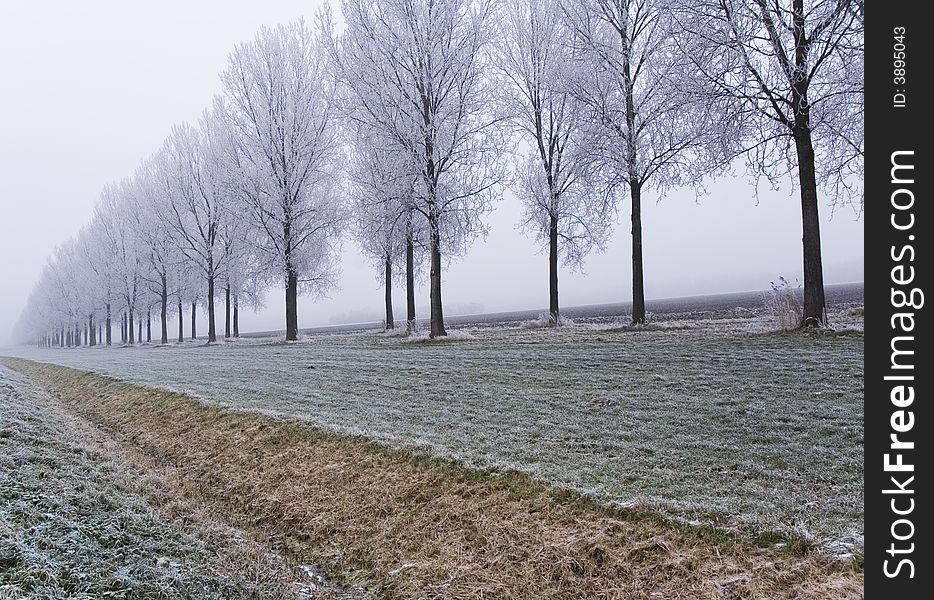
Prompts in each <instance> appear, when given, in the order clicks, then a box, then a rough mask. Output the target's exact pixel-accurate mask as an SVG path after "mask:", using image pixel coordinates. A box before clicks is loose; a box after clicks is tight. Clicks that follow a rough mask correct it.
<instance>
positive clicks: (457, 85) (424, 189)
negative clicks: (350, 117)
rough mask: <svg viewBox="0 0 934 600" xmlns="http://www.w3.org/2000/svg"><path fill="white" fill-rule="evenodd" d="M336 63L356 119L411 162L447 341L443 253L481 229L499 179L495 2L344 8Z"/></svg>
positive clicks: (355, 3)
mask: <svg viewBox="0 0 934 600" xmlns="http://www.w3.org/2000/svg"><path fill="white" fill-rule="evenodd" d="M342 7H343V14H344V18H345V19H346V21H347V29H346V32H345V34H344V35H343V38H342V39H341V40H340V43H339V44H337V45H336V46H335V52H334V55H335V56H336V57H338V59H339V60H340V69H339V72H340V73H341V76H342V80H343V81H344V83H345V85H346V86H347V89H348V90H349V101H350V102H351V103H352V107H353V109H354V118H355V119H356V120H357V121H358V122H360V123H364V124H366V125H368V126H369V127H370V128H372V129H373V130H375V131H378V132H380V135H381V136H382V137H383V138H385V139H387V140H389V141H390V142H391V143H392V144H394V145H396V146H398V147H399V149H400V151H401V152H405V153H407V154H409V155H410V156H411V159H412V161H413V162H414V164H415V165H416V166H417V172H418V175H419V176H418V179H417V181H416V186H415V189H414V195H413V201H414V202H413V209H414V211H415V212H416V213H418V214H420V215H422V216H423V217H424V218H425V220H426V225H427V229H428V245H429V258H430V303H431V330H430V335H431V336H432V337H436V336H443V335H446V334H447V333H446V331H445V328H444V314H443V307H442V300H441V268H442V265H441V257H442V252H446V253H448V254H451V255H457V254H459V253H461V252H463V250H464V248H465V247H466V246H467V244H468V243H469V242H470V241H471V239H472V238H473V237H474V236H475V235H476V234H478V233H481V232H483V231H484V229H483V225H482V217H483V215H485V214H486V213H487V212H488V211H489V209H490V207H491V204H492V201H493V200H494V199H495V198H496V192H497V188H498V184H499V183H500V182H501V180H502V172H501V164H500V160H499V156H500V152H501V149H502V140H501V139H500V138H499V134H500V132H499V129H498V128H497V127H495V125H496V123H495V119H494V117H493V116H492V114H491V111H490V104H491V81H490V78H489V77H487V73H488V70H489V66H490V65H489V64H487V61H486V54H485V53H484V51H483V50H484V48H485V46H486V45H487V43H488V36H489V33H490V32H489V25H490V23H489V21H490V19H491V13H492V2H489V1H472V0H386V1H379V2H377V1H376V0H344V1H343V2H342Z"/></svg>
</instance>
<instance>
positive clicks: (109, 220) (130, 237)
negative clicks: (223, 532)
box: [94, 179, 141, 344]
mask: <svg viewBox="0 0 934 600" xmlns="http://www.w3.org/2000/svg"><path fill="white" fill-rule="evenodd" d="M131 194H132V189H131V184H130V182H129V180H126V179H124V180H123V181H121V182H119V183H111V184H108V185H106V186H105V187H104V189H103V191H102V192H101V199H100V202H99V203H98V204H97V206H96V207H95V209H94V216H95V220H96V221H97V222H98V223H99V225H100V231H99V234H100V236H101V241H102V243H103V244H104V250H103V251H104V252H105V253H106V257H107V259H106V260H107V263H108V264H109V265H111V269H112V273H113V280H114V289H115V293H116V294H117V295H118V296H119V298H120V300H121V303H122V308H123V309H124V310H125V313H124V315H125V319H126V323H127V327H126V331H125V334H124V336H123V338H124V341H125V342H127V343H130V344H133V343H134V339H135V338H134V332H133V324H134V314H135V313H136V309H137V296H138V295H139V292H140V286H141V282H140V264H141V257H140V252H139V250H140V245H139V240H138V238H137V237H136V235H135V233H134V230H133V226H132V223H133V219H132V217H131V215H130V214H129V213H128V211H129V210H131V209H130V205H129V201H128V198H129V197H130V196H131Z"/></svg>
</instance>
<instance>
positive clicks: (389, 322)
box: [384, 254, 396, 329]
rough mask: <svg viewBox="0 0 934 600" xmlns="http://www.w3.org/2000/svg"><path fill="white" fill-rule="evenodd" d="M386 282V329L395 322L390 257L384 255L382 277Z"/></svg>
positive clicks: (393, 326) (390, 327)
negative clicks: (384, 272) (384, 263)
mask: <svg viewBox="0 0 934 600" xmlns="http://www.w3.org/2000/svg"><path fill="white" fill-rule="evenodd" d="M384 279H385V282H384V283H385V284H386V329H394V328H395V326H396V325H395V323H394V322H393V319H392V257H391V256H389V255H388V254H387V255H386V275H385V277H384Z"/></svg>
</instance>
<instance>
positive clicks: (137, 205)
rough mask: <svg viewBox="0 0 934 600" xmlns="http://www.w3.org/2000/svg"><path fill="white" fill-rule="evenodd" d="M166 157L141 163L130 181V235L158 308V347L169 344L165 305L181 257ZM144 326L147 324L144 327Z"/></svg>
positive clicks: (172, 189)
mask: <svg viewBox="0 0 934 600" xmlns="http://www.w3.org/2000/svg"><path fill="white" fill-rule="evenodd" d="M166 159H167V155H166V153H164V152H162V153H158V154H156V155H154V156H152V157H150V158H149V159H147V160H146V161H144V162H143V163H142V164H141V165H140V167H139V168H138V169H137V171H136V174H135V176H134V179H133V192H134V193H133V195H132V196H131V204H132V206H133V209H132V211H131V213H132V215H133V217H134V220H133V226H134V232H135V235H136V237H137V238H138V239H139V241H140V242H141V253H142V255H143V257H144V264H145V266H144V268H143V269H142V270H141V278H142V280H143V282H144V284H145V286H146V288H147V290H148V292H149V293H150V294H151V295H152V296H154V297H155V299H156V303H157V305H158V307H159V322H160V325H161V333H162V335H161V338H160V343H161V344H167V343H168V342H169V329H168V321H169V301H170V297H171V296H172V295H173V294H172V291H173V289H174V287H175V281H174V277H173V276H174V274H175V268H176V266H177V265H178V263H179V262H180V261H181V260H183V258H184V254H183V253H182V252H181V251H180V250H179V244H180V239H179V237H178V234H177V229H176V227H175V226H174V219H173V216H174V211H173V210H172V203H171V201H170V199H169V198H170V195H171V194H172V193H173V192H174V186H172V185H171V184H170V182H168V181H166V179H165V177H164V174H165V170H166V168H167V166H166V164H165V161H166ZM147 326H148V323H147Z"/></svg>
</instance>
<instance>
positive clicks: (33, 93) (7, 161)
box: [0, 0, 863, 344]
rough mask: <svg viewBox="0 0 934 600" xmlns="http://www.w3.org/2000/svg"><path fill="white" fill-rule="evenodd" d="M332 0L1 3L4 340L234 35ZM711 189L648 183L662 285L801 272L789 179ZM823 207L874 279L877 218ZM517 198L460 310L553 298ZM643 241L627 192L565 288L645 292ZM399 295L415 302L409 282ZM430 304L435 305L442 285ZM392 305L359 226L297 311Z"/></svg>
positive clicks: (496, 218) (452, 282)
mask: <svg viewBox="0 0 934 600" xmlns="http://www.w3.org/2000/svg"><path fill="white" fill-rule="evenodd" d="M318 5H319V3H318V2H313V1H309V0H303V1H299V0H265V1H264V2H256V1H255V0H224V1H221V0H210V1H208V0H200V1H198V2H191V1H190V0H189V1H181V0H163V1H161V2H158V3H154V2H152V3H151V2H147V3H138V2H126V1H115V0H95V1H93V2H73V1H65V0H59V1H47V2H32V1H28V0H3V1H2V2H0V185H2V187H0V344H3V343H5V342H6V341H7V338H8V335H9V333H10V330H11V329H12V327H13V324H14V323H15V321H16V319H17V318H18V317H19V314H20V312H21V311H22V309H23V307H24V305H25V302H26V297H27V295H28V294H29V291H30V290H31V288H32V286H33V284H34V283H35V282H36V280H37V279H38V277H39V274H40V272H41V269H42V266H43V264H44V263H45V260H46V258H47V257H48V256H49V254H50V253H51V252H52V250H53V248H54V247H55V245H56V244H57V243H60V242H62V241H64V240H65V239H67V238H68V237H70V236H73V235H75V234H76V233H77V231H78V230H79V229H80V227H81V226H82V225H83V224H84V223H86V222H87V221H88V220H89V219H90V216H91V213H92V210H93V206H94V204H95V202H96V201H97V200H98V197H99V194H100V190H101V188H102V187H103V186H104V184H106V183H107V182H110V181H113V180H116V179H119V178H121V177H124V176H127V175H129V174H131V173H132V171H133V169H134V168H135V167H136V165H137V164H138V163H139V161H140V160H142V159H143V158H144V157H146V156H148V155H149V154H151V153H152V152H153V151H154V150H156V149H157V148H158V147H159V146H160V145H161V144H162V141H163V140H164V138H165V137H166V135H168V133H169V131H170V129H171V127H172V125H173V124H175V123H178V122H181V121H185V120H188V121H195V120H196V119H197V117H198V115H199V113H200V112H201V111H202V110H203V109H204V108H205V107H206V106H208V104H209V102H210V100H211V97H212V95H213V94H214V93H216V92H218V91H219V90H220V80H219V73H220V71H221V70H222V69H223V67H224V65H225V62H226V56H227V53H228V52H229V51H230V50H231V48H232V47H233V46H234V44H236V43H238V42H241V41H245V40H248V39H250V38H252V37H253V35H254V33H255V32H256V30H257V29H258V28H259V27H260V26H261V25H274V24H276V23H280V22H286V21H289V20H292V19H296V18H299V17H304V18H305V19H306V20H309V21H310V20H311V19H312V18H313V15H314V11H315V10H316V8H317V6H318ZM335 11H337V9H336V8H335ZM709 191H710V194H709V195H708V196H706V197H702V198H701V200H700V202H699V203H696V202H695V198H694V194H693V192H691V191H688V190H680V191H678V190H676V191H674V192H672V193H670V194H669V195H668V196H667V197H666V198H665V199H663V200H662V201H661V202H660V203H658V204H656V203H655V199H654V198H653V197H652V196H651V194H649V195H648V196H647V197H646V198H644V203H645V206H644V207H643V235H644V254H645V275H646V281H645V284H646V295H647V297H648V298H663V297H671V296H680V295H694V294H703V293H716V292H727V291H742V290H758V289H766V288H768V286H769V282H770V281H772V280H775V279H776V278H777V277H778V276H779V275H784V276H785V277H787V278H789V279H791V280H792V281H794V280H795V279H796V278H797V279H799V280H800V278H801V216H800V204H799V201H798V197H797V194H796V193H795V192H794V191H793V190H791V188H790V186H785V187H784V189H782V190H779V191H777V192H772V191H769V190H767V189H762V190H760V194H759V198H758V203H757V200H756V198H755V197H754V190H753V188H752V186H751V185H750V184H749V183H748V182H747V181H746V180H745V179H744V178H737V179H722V180H719V181H718V182H716V183H715V184H714V185H712V186H710V188H709ZM821 210H822V224H821V227H822V231H821V233H822V238H823V258H824V277H825V281H826V282H827V283H834V282H848V281H861V280H862V278H863V277H862V265H863V222H862V220H861V219H857V216H856V214H855V213H854V211H853V210H852V209H850V208H846V207H844V208H841V209H838V210H837V211H836V213H835V214H834V215H833V216H832V218H831V210H830V208H829V199H828V198H826V197H823V198H822V205H821ZM519 214H520V207H519V204H518V201H517V200H516V199H515V198H514V197H513V196H512V195H511V194H510V193H508V192H507V194H506V195H505V197H504V199H503V202H502V203H501V204H500V205H499V206H498V207H497V208H496V210H495V212H494V213H493V214H492V215H491V216H490V218H489V220H488V224H489V228H490V234H489V236H488V237H487V238H486V240H478V241H477V242H476V243H475V244H474V245H473V246H472V247H471V248H470V251H469V252H468V254H467V255H466V256H465V257H464V258H462V259H460V260H459V261H457V262H456V263H453V264H450V263H449V264H447V265H446V266H445V267H446V271H445V273H444V288H443V289H444V301H445V309H446V310H445V312H446V314H455V313H456V312H458V311H457V308H458V306H461V307H464V308H466V307H467V306H468V305H474V308H475V307H476V305H482V309H483V310H484V311H500V310H511V309H525V308H529V309H534V308H541V307H545V306H547V304H548V296H547V294H548V282H547V262H546V257H545V255H544V254H541V253H539V252H538V251H537V247H536V245H535V243H534V242H533V240H531V239H530V238H528V237H526V236H525V235H523V234H522V233H521V232H520V231H518V230H516V224H517V223H518V221H519ZM629 248H630V236H629V222H628V205H624V206H623V207H622V208H621V211H620V219H619V223H618V224H617V226H616V227H615V229H614V233H613V237H612V240H611V242H610V243H609V244H608V247H607V251H606V252H605V253H604V254H601V255H594V256H592V257H590V258H589V260H588V261H587V263H586V266H585V271H584V273H571V272H568V271H567V270H566V269H565V270H562V272H561V276H560V286H561V303H562V304H563V305H565V306H572V305H578V304H594V303H604V302H618V301H628V300H630V299H631V283H630V282H631V271H630V250H629ZM395 301H396V303H397V304H396V307H397V311H401V310H403V309H404V293H403V291H402V290H401V289H400V290H398V291H397V292H396V300H395ZM416 304H418V305H419V310H420V312H421V309H423V308H427V304H428V291H427V287H423V289H421V290H420V292H419V294H418V296H417V297H416ZM648 308H649V311H651V305H649V307H648ZM381 310H382V294H381V292H380V290H379V289H378V287H377V284H376V281H375V279H374V275H373V272H372V270H371V269H370V268H369V266H368V265H367V264H366V263H365V261H364V260H363V258H362V257H361V256H360V254H359V252H358V250H357V248H356V246H355V245H354V244H353V242H352V241H348V242H346V243H345V247H344V261H343V275H342V277H341V288H340V289H339V290H335V291H334V292H332V293H331V294H330V297H329V298H326V299H320V300H316V301H315V300H311V299H307V298H306V299H303V300H300V302H299V324H300V326H302V327H309V326H313V325H318V324H327V323H329V322H331V321H345V320H347V319H348V318H349V319H352V320H358V319H365V318H369V319H379V318H380V311H381ZM284 313H285V309H284V300H283V293H282V292H281V291H280V290H271V292H270V296H269V301H268V303H267V308H266V309H264V310H263V311H261V312H259V313H256V314H252V313H246V314H244V315H243V316H242V318H241V329H242V330H243V331H250V330H262V329H281V328H282V327H283V326H284ZM202 330H204V328H203V327H202Z"/></svg>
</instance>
